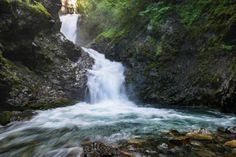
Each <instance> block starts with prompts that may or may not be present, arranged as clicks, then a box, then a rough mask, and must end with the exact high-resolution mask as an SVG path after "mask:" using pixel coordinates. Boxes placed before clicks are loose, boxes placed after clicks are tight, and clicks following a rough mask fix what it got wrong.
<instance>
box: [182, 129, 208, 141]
mask: <svg viewBox="0 0 236 157" xmlns="http://www.w3.org/2000/svg"><path fill="white" fill-rule="evenodd" d="M186 136H187V137H189V138H191V139H195V140H213V135H212V133H210V132H209V131H208V130H206V129H198V130H193V131H191V132H188V133H187V134H186Z"/></svg>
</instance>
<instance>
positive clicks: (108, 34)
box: [98, 28, 126, 38]
mask: <svg viewBox="0 0 236 157" xmlns="http://www.w3.org/2000/svg"><path fill="white" fill-rule="evenodd" d="M125 33H126V29H119V28H110V29H108V30H106V31H104V32H102V33H101V34H100V35H99V36H98V38H100V37H105V38H116V37H119V36H122V35H123V34H125Z"/></svg>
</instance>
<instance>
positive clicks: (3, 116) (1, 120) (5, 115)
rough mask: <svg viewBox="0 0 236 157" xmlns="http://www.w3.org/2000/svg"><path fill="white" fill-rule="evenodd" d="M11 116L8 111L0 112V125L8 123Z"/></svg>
mask: <svg viewBox="0 0 236 157" xmlns="http://www.w3.org/2000/svg"><path fill="white" fill-rule="evenodd" d="M11 116H12V114H11V112H8V111H6V112H2V113H0V124H1V125H6V124H8V123H9V122H10V120H11Z"/></svg>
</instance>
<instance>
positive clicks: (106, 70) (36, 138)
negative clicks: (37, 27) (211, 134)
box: [0, 14, 236, 156]
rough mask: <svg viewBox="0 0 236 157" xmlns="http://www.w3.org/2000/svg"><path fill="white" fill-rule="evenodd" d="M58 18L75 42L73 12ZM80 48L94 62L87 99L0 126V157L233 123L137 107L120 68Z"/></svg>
mask: <svg viewBox="0 0 236 157" xmlns="http://www.w3.org/2000/svg"><path fill="white" fill-rule="evenodd" d="M76 17H77V18H76ZM64 18H65V19H64ZM61 19H62V22H63V23H62V33H63V34H64V35H65V36H66V37H67V38H68V39H69V40H71V41H72V42H75V40H74V39H75V38H76V37H74V32H75V31H76V27H75V26H74V24H75V23H77V21H76V19H78V15H73V14H72V15H68V16H67V15H66V16H63V18H62V17H61ZM68 21H72V23H69V22H68ZM67 25H72V26H67ZM83 50H84V51H85V52H87V53H88V54H89V55H90V56H91V57H92V58H93V59H94V61H95V63H94V65H93V67H92V69H88V73H87V75H88V82H87V85H88V88H89V96H90V102H89V103H88V102H81V103H77V104H75V105H72V106H67V107H60V108H55V109H50V110H46V111H37V113H38V114H37V115H35V116H34V117H33V118H32V119H31V120H29V121H24V122H15V123H12V124H10V125H8V126H7V127H2V128H0V144H1V149H0V156H1V155H3V156H4V155H5V156H17V155H18V154H23V153H25V152H26V151H27V150H30V154H31V156H53V155H52V154H54V155H56V156H63V155H58V152H61V151H63V150H65V149H69V148H73V147H79V146H80V141H82V140H83V139H87V138H89V139H91V140H102V141H106V142H112V143H113V142H117V141H119V140H122V139H128V138H133V137H145V136H156V135H158V134H159V133H160V132H162V131H168V130H170V129H178V130H180V131H181V130H182V131H186V130H190V129H194V128H208V129H210V130H211V129H216V128H217V127H219V126H230V125H234V124H236V118H235V117H234V116H230V115H225V114H222V113H219V112H217V111H211V110H200V109H194V108H191V109H188V108H187V109H166V108H154V107H144V106H150V105H148V104H145V105H144V106H137V105H136V104H134V103H133V102H132V101H130V100H129V99H128V98H127V97H126V93H125V87H124V83H125V76H124V66H123V65H122V64H121V63H119V62H115V61H110V60H108V59H106V58H105V56H104V55H103V54H101V53H99V52H97V51H95V50H93V49H89V48H83ZM155 106H157V105H155Z"/></svg>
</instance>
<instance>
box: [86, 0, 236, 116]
mask: <svg viewBox="0 0 236 157" xmlns="http://www.w3.org/2000/svg"><path fill="white" fill-rule="evenodd" d="M101 3H102V2H101ZM126 4H127V7H125V9H124V8H121V7H120V6H119V5H118V4H114V6H115V7H117V8H116V13H117V12H118V11H117V10H121V15H123V14H125V15H126V16H122V17H123V18H120V21H119V23H116V24H112V20H114V18H116V17H115V16H114V15H115V14H114V15H113V16H111V17H113V19H111V22H110V25H111V27H109V26H108V27H106V28H102V29H101V30H100V34H99V33H98V35H97V37H96V40H95V42H94V43H92V44H91V46H92V47H93V48H95V49H96V50H98V51H100V52H103V53H105V54H106V56H107V57H108V58H110V59H114V60H118V61H121V62H123V63H124V64H125V65H126V69H127V70H126V77H127V88H128V91H129V92H128V93H129V94H130V96H131V97H136V98H138V99H139V100H141V101H144V102H154V103H163V104H178V105H196V106H200V105H204V106H210V107H212V108H220V109H222V111H225V112H234V113H235V112H236V105H235V102H236V99H235V98H236V97H235V96H236V95H235V94H236V93H235V92H236V88H235V87H236V75H235V72H236V71H235V63H236V62H235V61H236V60H235V59H236V53H235V44H236V43H235V41H236V35H235V32H236V31H235V26H236V11H235V9H234V8H235V7H236V4H235V2H233V1H217V2H216V1H211V0H210V1H184V0H181V1H168V2H166V1H161V0H160V1H157V2H154V1H149V2H137V1H135V2H132V3H128V1H127V3H126ZM99 5H101V4H99ZM103 5H105V4H103ZM105 6H106V5H105ZM122 6H125V5H122ZM97 7H99V6H97ZM106 7H107V6H106ZM106 7H103V8H106ZM111 11H112V10H111ZM97 12H99V11H97ZM104 12H105V11H104ZM88 15H89V16H96V14H92V13H90V14H88ZM89 18H91V17H89ZM89 18H88V19H89ZM117 18H118V19H119V16H118V17H117ZM108 19H109V18H108ZM108 23H109V22H108Z"/></svg>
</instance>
